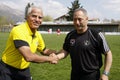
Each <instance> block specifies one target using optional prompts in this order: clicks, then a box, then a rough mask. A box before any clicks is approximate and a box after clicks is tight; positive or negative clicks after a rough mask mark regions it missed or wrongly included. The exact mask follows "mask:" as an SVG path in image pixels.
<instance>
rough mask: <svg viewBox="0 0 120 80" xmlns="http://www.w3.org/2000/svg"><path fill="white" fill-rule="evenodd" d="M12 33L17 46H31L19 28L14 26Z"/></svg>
mask: <svg viewBox="0 0 120 80" xmlns="http://www.w3.org/2000/svg"><path fill="white" fill-rule="evenodd" d="M11 35H12V37H13V42H14V45H15V47H16V48H19V47H21V46H29V44H28V43H27V41H26V37H25V35H24V34H23V33H21V32H20V31H18V30H17V29H15V28H14V29H13V30H12V31H11Z"/></svg>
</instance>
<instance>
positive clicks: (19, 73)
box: [0, 61, 32, 80]
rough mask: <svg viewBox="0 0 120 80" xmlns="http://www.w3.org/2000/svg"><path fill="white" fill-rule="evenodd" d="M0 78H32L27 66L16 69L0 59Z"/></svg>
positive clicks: (18, 79) (9, 79) (6, 79)
mask: <svg viewBox="0 0 120 80" xmlns="http://www.w3.org/2000/svg"><path fill="white" fill-rule="evenodd" d="M0 80H32V79H31V75H30V70H29V68H26V69H22V70H21V69H16V68H14V67H11V66H9V65H7V64H5V63H4V62H3V61H0Z"/></svg>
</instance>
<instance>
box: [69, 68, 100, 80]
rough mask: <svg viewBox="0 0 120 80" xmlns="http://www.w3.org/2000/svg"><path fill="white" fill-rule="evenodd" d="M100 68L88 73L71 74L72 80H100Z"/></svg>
mask: <svg viewBox="0 0 120 80" xmlns="http://www.w3.org/2000/svg"><path fill="white" fill-rule="evenodd" d="M99 79H100V70H97V71H94V72H91V73H88V74H79V73H77V74H73V73H72V74H71V80H99Z"/></svg>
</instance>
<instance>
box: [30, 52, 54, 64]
mask: <svg viewBox="0 0 120 80" xmlns="http://www.w3.org/2000/svg"><path fill="white" fill-rule="evenodd" d="M52 60H54V58H53V57H50V56H42V55H37V54H34V55H33V56H32V59H31V61H30V62H36V63H42V62H50V61H52Z"/></svg>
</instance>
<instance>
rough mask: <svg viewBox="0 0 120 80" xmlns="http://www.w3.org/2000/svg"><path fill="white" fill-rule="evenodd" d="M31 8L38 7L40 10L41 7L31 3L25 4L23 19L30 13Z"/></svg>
mask: <svg viewBox="0 0 120 80" xmlns="http://www.w3.org/2000/svg"><path fill="white" fill-rule="evenodd" d="M32 8H38V9H40V10H41V12H42V8H41V7H38V6H35V5H34V4H33V3H31V4H30V3H28V4H27V6H26V8H25V19H26V18H27V16H28V15H29V13H31V11H32Z"/></svg>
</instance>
